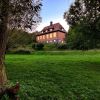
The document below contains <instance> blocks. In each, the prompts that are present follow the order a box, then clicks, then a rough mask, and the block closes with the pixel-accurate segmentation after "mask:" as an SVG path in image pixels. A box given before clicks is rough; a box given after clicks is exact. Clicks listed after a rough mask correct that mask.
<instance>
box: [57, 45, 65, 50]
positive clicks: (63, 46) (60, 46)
mask: <svg viewBox="0 0 100 100" xmlns="http://www.w3.org/2000/svg"><path fill="white" fill-rule="evenodd" d="M57 48H58V49H61V50H64V49H67V45H66V44H58V46H57Z"/></svg>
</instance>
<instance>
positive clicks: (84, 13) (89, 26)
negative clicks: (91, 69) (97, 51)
mask: <svg viewBox="0 0 100 100" xmlns="http://www.w3.org/2000/svg"><path fill="white" fill-rule="evenodd" d="M64 18H65V19H66V21H67V22H68V24H69V25H70V32H72V31H73V30H75V31H74V33H75V34H76V35H77V34H78V35H77V36H79V35H81V34H82V35H81V36H82V37H81V38H80V39H82V40H81V41H83V42H82V43H84V46H85V45H86V44H88V45H89V48H90V49H92V48H96V47H100V46H98V44H99V45H100V0H75V2H74V3H73V4H72V5H71V7H70V9H69V11H67V12H65V13H64ZM75 28H76V29H75ZM71 30H72V31H71ZM70 32H69V33H70ZM79 33H81V34H79ZM70 37H71V33H70ZM74 39H75V38H74ZM77 40H78V37H77V38H76V40H75V43H78V41H77ZM76 41H77V42H76ZM72 42H73V41H72ZM80 49H81V48H80Z"/></svg>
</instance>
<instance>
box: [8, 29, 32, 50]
mask: <svg viewBox="0 0 100 100" xmlns="http://www.w3.org/2000/svg"><path fill="white" fill-rule="evenodd" d="M33 37H34V36H33V34H28V33H27V32H24V31H22V30H12V31H9V34H8V41H7V50H8V51H9V50H12V49H15V48H18V47H23V48H24V47H28V45H30V44H32V43H33Z"/></svg>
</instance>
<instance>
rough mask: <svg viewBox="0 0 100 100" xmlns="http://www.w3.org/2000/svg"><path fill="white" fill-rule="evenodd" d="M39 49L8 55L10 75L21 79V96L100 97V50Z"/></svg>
mask: <svg viewBox="0 0 100 100" xmlns="http://www.w3.org/2000/svg"><path fill="white" fill-rule="evenodd" d="M39 52H40V51H38V52H37V54H33V55H6V65H7V74H8V76H9V77H8V78H9V80H11V81H12V82H16V81H19V83H20V85H21V86H20V87H21V88H20V94H19V95H20V99H21V100H92V99H93V100H99V99H100V50H98V51H83V52H82V51H66V52H64V51H63V52H61V51H60V52H58V51H57V52H46V53H45V52H44V54H43V53H42V54H40V55H38V54H39ZM40 53H41V52H40ZM56 53H57V55H55V54H56ZM51 54H53V55H51Z"/></svg>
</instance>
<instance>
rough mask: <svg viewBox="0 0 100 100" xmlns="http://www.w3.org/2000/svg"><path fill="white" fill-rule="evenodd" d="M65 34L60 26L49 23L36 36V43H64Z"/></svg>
mask: <svg viewBox="0 0 100 100" xmlns="http://www.w3.org/2000/svg"><path fill="white" fill-rule="evenodd" d="M66 34H67V32H66V31H65V29H64V28H63V27H62V25H60V24H59V23H55V24H53V22H50V25H49V26H46V27H44V28H43V29H42V31H41V32H40V33H39V34H37V35H36V41H37V42H38V43H64V40H65V35H66Z"/></svg>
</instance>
